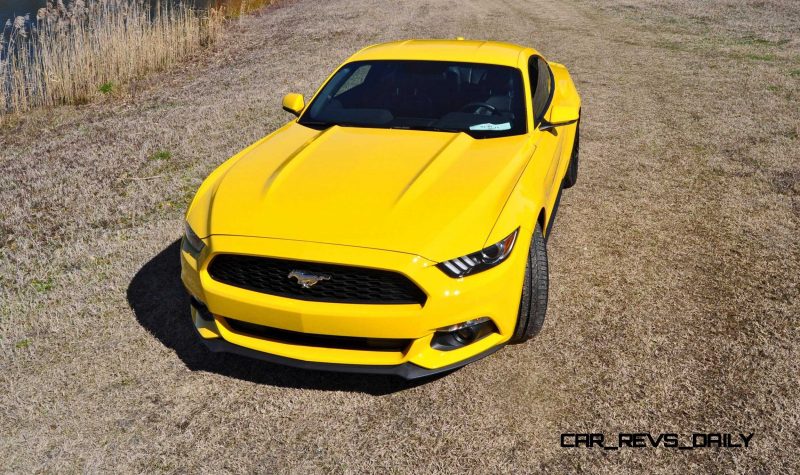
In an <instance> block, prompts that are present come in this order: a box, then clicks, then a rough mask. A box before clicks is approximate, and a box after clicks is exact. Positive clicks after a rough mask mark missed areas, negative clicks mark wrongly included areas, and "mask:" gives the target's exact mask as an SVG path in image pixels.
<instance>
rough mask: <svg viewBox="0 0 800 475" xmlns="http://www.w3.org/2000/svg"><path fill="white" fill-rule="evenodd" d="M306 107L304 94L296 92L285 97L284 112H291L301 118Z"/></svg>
mask: <svg viewBox="0 0 800 475" xmlns="http://www.w3.org/2000/svg"><path fill="white" fill-rule="evenodd" d="M305 107H306V101H305V99H303V95H302V94H297V93H296V92H290V93H289V94H286V95H285V96H283V110H285V111H286V112H291V113H292V114H294V115H296V116H298V117H299V116H300V113H301V112H303V109H304V108H305Z"/></svg>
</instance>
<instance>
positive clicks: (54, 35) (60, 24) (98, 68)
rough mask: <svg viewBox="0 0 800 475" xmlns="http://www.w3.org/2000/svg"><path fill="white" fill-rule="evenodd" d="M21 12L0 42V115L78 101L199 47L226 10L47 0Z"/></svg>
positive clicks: (113, 0)
mask: <svg viewBox="0 0 800 475" xmlns="http://www.w3.org/2000/svg"><path fill="white" fill-rule="evenodd" d="M25 20H26V19H25V18H22V17H18V18H17V19H16V20H15V21H14V22H9V23H7V24H6V26H5V31H6V34H4V35H2V37H3V40H0V41H3V44H0V52H2V53H1V54H0V115H2V114H3V113H19V112H24V111H27V110H30V109H32V108H34V107H40V106H53V105H58V104H81V103H85V102H88V101H90V100H91V99H92V98H94V97H97V96H99V95H102V94H107V93H109V92H113V91H114V90H115V89H117V88H119V87H121V86H123V85H125V84H126V83H128V82H130V81H131V80H134V79H136V78H140V77H142V76H144V75H146V74H147V73H150V72H153V71H158V70H163V69H165V68H168V67H170V66H172V65H174V64H175V63H177V62H179V61H181V60H183V59H185V58H187V57H189V56H192V55H195V54H198V53H200V52H201V51H202V50H203V49H204V48H206V47H207V46H208V45H210V44H212V43H213V42H214V41H216V40H217V38H218V36H219V34H220V31H221V29H222V25H223V21H224V15H223V14H222V13H221V11H220V10H218V9H214V8H211V9H208V10H196V9H193V8H190V7H188V6H185V5H183V4H177V5H163V6H162V5H157V6H156V7H155V8H153V7H152V6H151V5H150V4H149V3H145V2H144V1H143V0H87V1H86V2H84V0H74V1H73V2H71V3H69V4H67V5H66V6H65V4H64V3H63V0H57V3H51V2H48V7H47V8H42V9H40V10H39V12H38V14H37V18H36V20H35V21H27V22H26V21H25Z"/></svg>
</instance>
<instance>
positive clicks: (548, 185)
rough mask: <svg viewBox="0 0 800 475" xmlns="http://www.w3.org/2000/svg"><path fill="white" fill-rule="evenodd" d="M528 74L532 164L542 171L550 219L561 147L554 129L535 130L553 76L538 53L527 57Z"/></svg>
mask: <svg viewBox="0 0 800 475" xmlns="http://www.w3.org/2000/svg"><path fill="white" fill-rule="evenodd" d="M528 74H529V77H530V84H531V95H532V104H533V121H534V129H535V130H534V131H533V135H534V141H535V142H536V151H535V152H534V154H535V156H534V160H535V162H534V163H535V165H536V166H537V167H540V169H543V170H545V173H544V175H543V182H542V184H541V185H542V187H543V190H544V200H545V201H544V202H545V206H546V210H547V219H548V220H549V219H550V210H551V208H552V206H553V204H554V202H555V200H556V196H557V194H558V189H559V186H560V184H561V183H560V180H558V170H559V168H560V167H559V157H561V155H562V153H561V147H562V146H563V145H562V143H563V140H562V136H563V135H564V134H562V133H559V131H558V130H557V129H549V130H546V131H542V130H539V125H541V123H542V121H543V120H544V118H545V115H546V114H547V111H548V109H549V108H550V104H551V102H552V100H553V92H554V91H553V88H554V86H555V84H554V83H553V75H552V73H551V71H550V67H549V66H548V65H547V61H545V60H544V59H543V58H542V57H540V56H531V57H530V59H529V60H528Z"/></svg>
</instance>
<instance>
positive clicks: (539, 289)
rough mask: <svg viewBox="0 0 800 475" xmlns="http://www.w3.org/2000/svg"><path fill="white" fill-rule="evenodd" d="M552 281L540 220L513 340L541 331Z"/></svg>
mask: <svg viewBox="0 0 800 475" xmlns="http://www.w3.org/2000/svg"><path fill="white" fill-rule="evenodd" d="M548 281H549V278H548V270H547V246H546V245H545V241H544V236H542V228H541V226H539V225H538V224H537V225H536V230H535V231H534V232H533V239H531V247H530V250H529V251H528V262H527V264H526V266H525V281H524V282H523V284H522V297H521V298H520V303H519V312H518V313H517V328H516V329H515V330H514V336H512V337H511V343H522V342H525V341H528V340H530V339H531V338H533V337H534V336H536V334H538V333H539V331H541V329H542V326H543V325H544V317H545V313H547V290H548V286H549V282H548Z"/></svg>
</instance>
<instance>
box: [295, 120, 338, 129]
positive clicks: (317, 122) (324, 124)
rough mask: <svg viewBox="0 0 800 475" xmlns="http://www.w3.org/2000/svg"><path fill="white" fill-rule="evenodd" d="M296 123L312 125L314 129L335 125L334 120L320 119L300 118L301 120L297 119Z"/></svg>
mask: <svg viewBox="0 0 800 475" xmlns="http://www.w3.org/2000/svg"><path fill="white" fill-rule="evenodd" d="M298 124H300V125H305V126H307V127H313V128H315V129H316V128H320V129H327V128H328V127H331V126H334V125H337V124H336V123H334V122H324V121H321V120H302V121H299V122H298Z"/></svg>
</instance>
